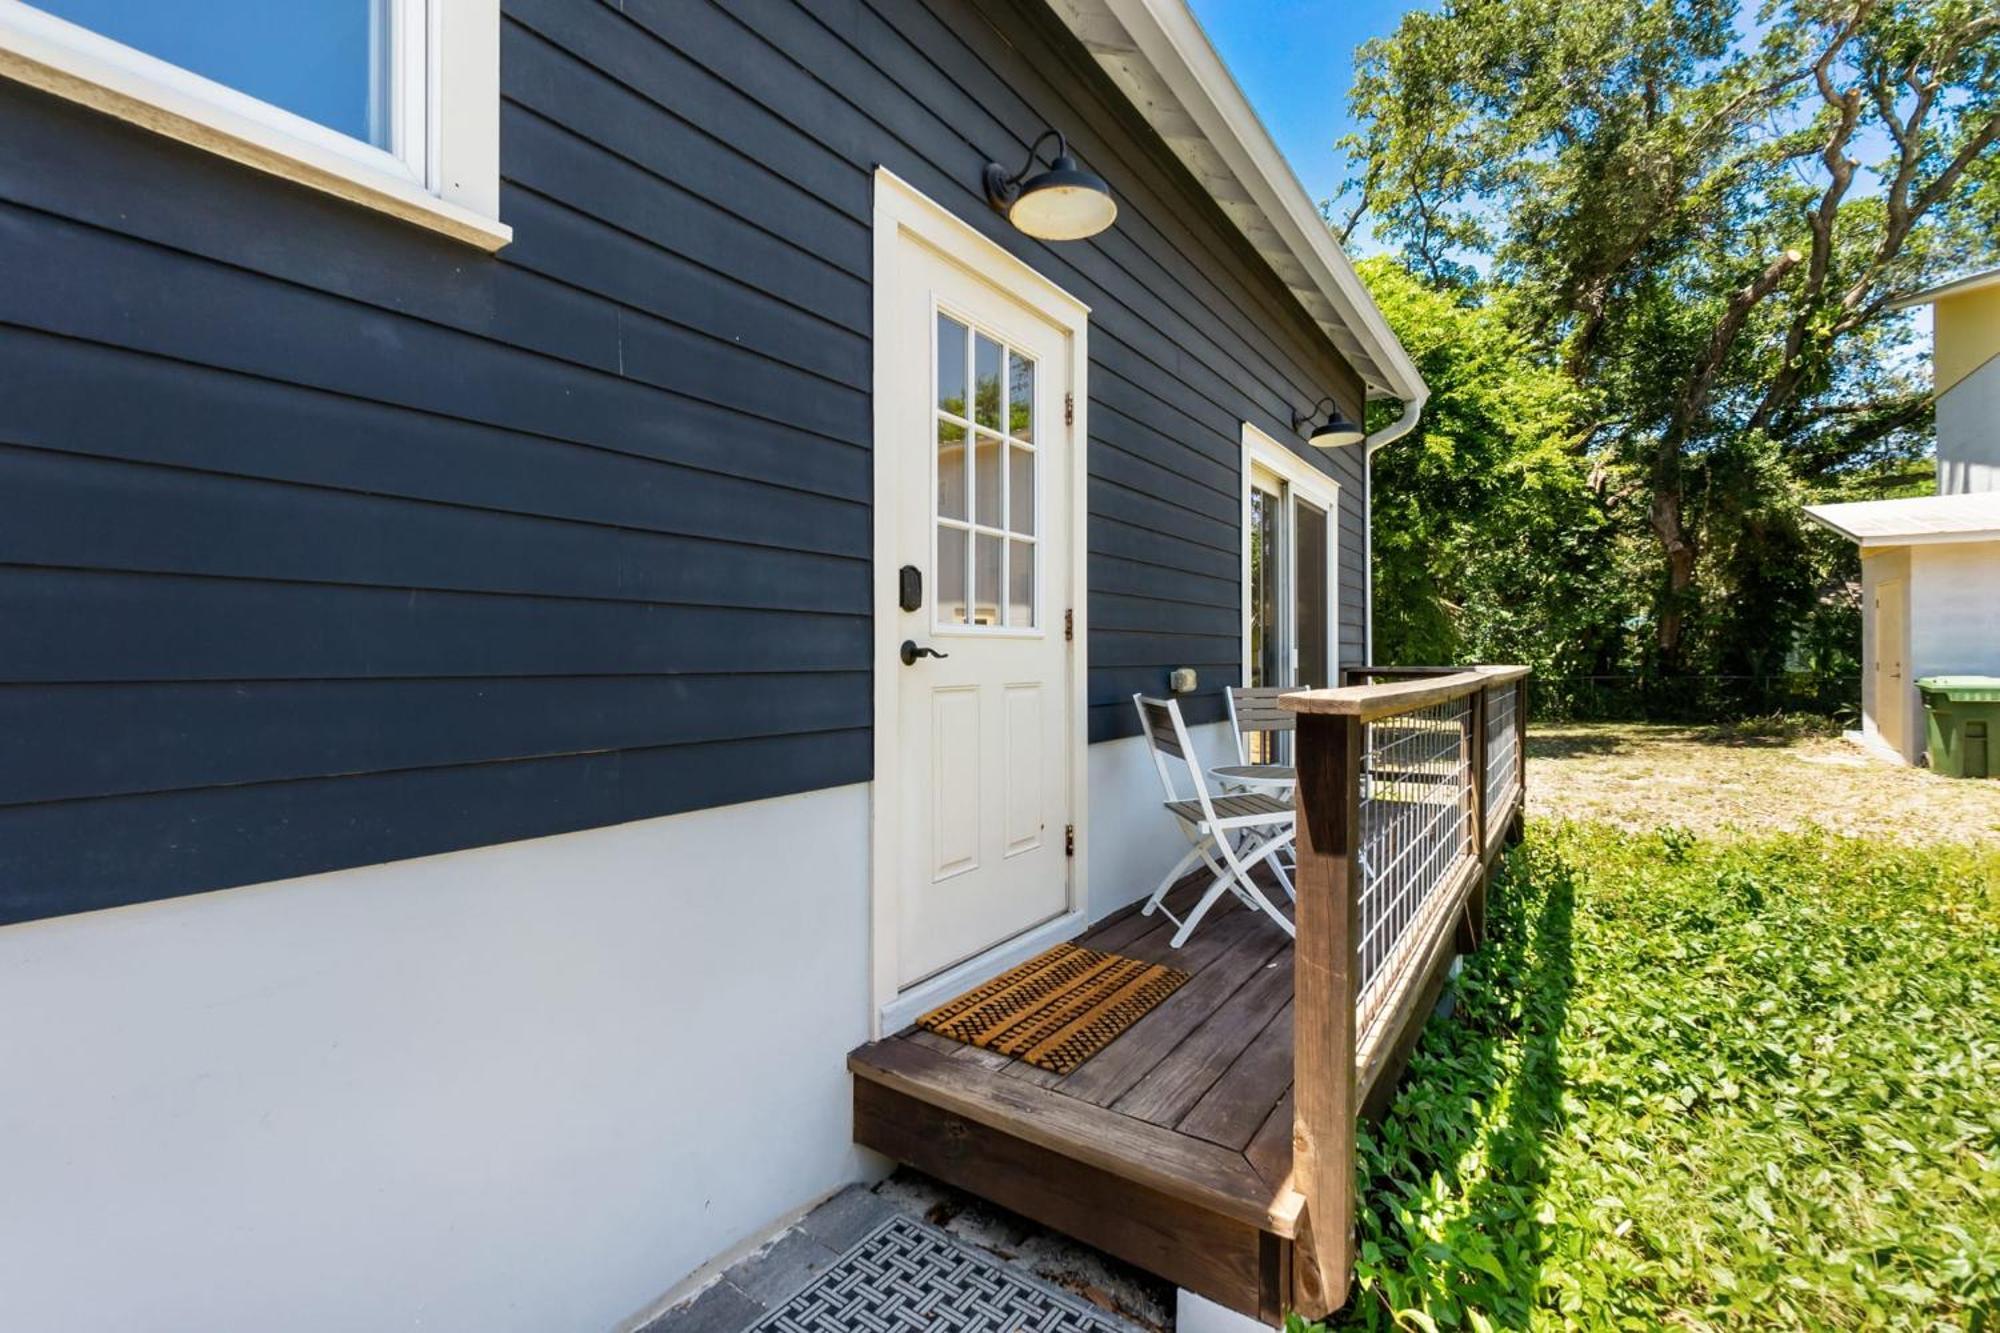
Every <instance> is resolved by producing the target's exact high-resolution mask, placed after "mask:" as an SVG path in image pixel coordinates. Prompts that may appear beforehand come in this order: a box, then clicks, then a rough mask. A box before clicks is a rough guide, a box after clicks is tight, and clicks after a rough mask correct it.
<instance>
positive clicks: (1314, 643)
mask: <svg viewBox="0 0 2000 1333" xmlns="http://www.w3.org/2000/svg"><path fill="white" fill-rule="evenodd" d="M1292 522H1293V533H1292V542H1293V546H1292V563H1293V569H1294V574H1293V581H1294V583H1295V584H1296V588H1297V593H1298V596H1297V599H1296V601H1295V603H1294V608H1295V609H1294V617H1295V618H1294V619H1293V621H1292V624H1293V627H1294V628H1293V634H1294V636H1295V638H1296V640H1297V643H1298V653H1299V656H1298V663H1299V670H1298V677H1297V679H1296V681H1294V682H1293V683H1295V684H1298V685H1303V686H1306V687H1308V688H1311V689H1323V688H1325V687H1326V686H1328V685H1331V684H1332V683H1333V682H1332V680H1331V679H1330V677H1329V674H1328V673H1329V670H1330V664H1329V663H1328V661H1327V659H1326V641H1327V632H1326V631H1327V624H1326V617H1327V605H1326V601H1327V597H1326V592H1327V587H1326V582H1327V580H1326V570H1327V549H1326V542H1327V521H1326V511H1325V510H1324V509H1321V508H1320V507H1319V506H1318V505H1315V504H1308V503H1307V502H1306V501H1304V500H1299V501H1297V502H1296V503H1295V504H1294V505H1293V508H1292Z"/></svg>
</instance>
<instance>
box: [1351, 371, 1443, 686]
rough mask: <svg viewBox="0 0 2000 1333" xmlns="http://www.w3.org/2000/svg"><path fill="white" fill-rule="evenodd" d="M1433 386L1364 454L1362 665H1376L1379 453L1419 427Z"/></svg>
mask: <svg viewBox="0 0 2000 1333" xmlns="http://www.w3.org/2000/svg"><path fill="white" fill-rule="evenodd" d="M1430 396H1431V390H1430V386H1429V385H1427V384H1425V383H1424V382H1423V380H1422V379H1419V380H1418V381H1417V392H1416V396H1415V397H1413V398H1411V399H1409V400H1408V401H1407V402H1405V403H1404V404H1403V415H1401V416H1399V417H1397V418H1396V419H1395V420H1394V421H1392V422H1390V423H1389V424H1388V425H1386V426H1384V427H1383V428H1382V429H1381V430H1378V431H1376V432H1375V433H1374V434H1373V435H1370V436H1369V437H1368V438H1367V439H1366V440H1365V441H1363V443H1364V444H1365V445H1366V446H1367V448H1366V449H1365V450H1364V451H1363V452H1362V455H1361V513H1362V517H1363V518H1364V519H1366V521H1367V524H1366V526H1365V527H1363V528H1362V530H1361V567H1362V570H1363V578H1362V581H1361V634H1362V638H1361V657H1362V665H1364V666H1373V665H1374V664H1375V451H1376V450H1377V449H1380V448H1382V447H1383V446H1384V445H1389V444H1394V443H1395V442H1396V441H1398V440H1400V439H1402V438H1403V437H1404V436H1405V435H1408V434H1409V433H1410V432H1411V431H1413V430H1415V429H1416V428H1417V422H1418V421H1419V420H1420V419H1421V418H1422V417H1423V415H1424V404H1425V403H1426V402H1428V401H1429V400H1430Z"/></svg>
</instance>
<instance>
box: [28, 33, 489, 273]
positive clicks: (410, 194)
mask: <svg viewBox="0 0 2000 1333" xmlns="http://www.w3.org/2000/svg"><path fill="white" fill-rule="evenodd" d="M390 12H391V21H390V25H389V29H390V41H391V58H390V70H391V72H390V76H389V77H390V82H391V88H390V96H389V116H390V126H389V140H390V147H389V148H388V149H386V150H385V149H382V148H378V147H376V146H375V145H373V144H369V143H364V142H362V141H361V140H359V139H356V138H353V137H352V136H349V135H346V134H342V133H340V132H339V131H338V130H333V129H329V128H327V127H326V126H324V125H320V124H317V123H315V122H313V121H310V120H307V119H306V118H305V117H303V116H300V115H296V114H294V113H293V112H290V111H286V110H285V109H283V108H282V107H278V106H273V105H272V104H271V103H269V102H265V101H262V100H260V99H258V98H255V97H252V96H250V95H249V94H247V93H243V92H239V91H238V90H236V89H234V88H231V87H228V86H227V85H225V84H221V83H217V82H216V81H215V80H213V79H209V78H204V77H203V76H201V75H199V74H196V73H194V72H192V71H190V70H186V69H183V68H181V67H180V66H178V65H174V64H171V63H169V62H167V61H165V60H162V59H160V58H159V57H157V56H153V55H148V54H147V53H146V52H144V51H141V50H138V49H137V48H135V47H131V46H127V45H125V44H124V43H123V42H119V41H114V40H113V39H111V38H109V37H106V36H103V35H102V34H100V33H96V32H92V31H91V30H90V29H88V28H85V27H82V26H80V25H78V24H75V23H71V22H69V21H68V20H66V19H61V18H57V17H56V16H55V15H53V14H50V13H47V12H46V11H44V10H41V9H37V8H35V7H34V6H33V5H30V4H27V3H24V0H0V77H5V78H10V79H14V80H17V81H18V82H21V83H26V84H29V85H31V86H33V87H36V88H40V89H41V90H43V91H44V92H48V93H53V94H54V95H56V96H58V97H63V98H67V99H69V100H70V101H73V102H79V103H82V104H83V105H85V106H88V107H91V108H93V109H94V110H97V111H101V112H103V113H105V114H106V115H110V116H115V117H117V118H118V119H120V120H125V121H129V122H131V123H132V124H135V125H140V126H143V127H145V128H146V129H149V130H153V131H155V132H156V133H160V134H164V135H166V136H168V137H169V138H172V139H177V140H180V141H181V142H183V143H187V144H192V145H194V146H196V147H199V148H203V149H206V150H208V151H210V152H214V153H218V154H220V155H221V156H223V157H227V158H230V159H232V160H234V161H237V162H242V163H244V164H245V165H248V166H252V167H255V168H257V169H258V170H260V171H266V172H269V173H271V174H272V175H274V176H280V177H283V178H284V179H287V180H291V181H296V182H298V183H300V184H303V185H308V186H311V187H312V188H314V189H318V190H323V191H325V192H327V193H328V194H333V195H337V196H339V197H340V198H342V199H346V200H349V201H351V202H353V203H356V204H361V205H363V206H365V207H369V208H373V209H376V210H378V211H380V212H384V213H388V214H390V215H392V216H394V217H398V218H401V219H403V220H405V221H407V222H412V223H415V224H417V225H418V226H423V227H428V228H430V229H432V230H434V231H439V232H443V233H444V234H446V235H448V236H451V237H453V238H455V239H457V240H460V241H464V242H466V243H468V244H471V245H475V246H478V247H479V248H480V249H482V250H488V251H491V250H497V249H499V248H500V247H501V246H503V245H505V244H506V243H507V242H508V241H509V240H511V239H512V238H513V230H512V229H511V228H509V227H508V226H507V225H506V224H505V223H503V222H501V221H500V220H499V214H500V0H391V10H390Z"/></svg>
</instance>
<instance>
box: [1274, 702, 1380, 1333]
mask: <svg viewBox="0 0 2000 1333" xmlns="http://www.w3.org/2000/svg"><path fill="white" fill-rule="evenodd" d="M1362 736H1363V723H1362V721H1361V719H1360V718H1359V717H1356V716H1352V715H1349V716H1344V717H1342V716H1326V715H1320V714H1314V713H1302V714H1300V716H1299V720H1298V739H1297V752H1296V755H1295V758H1296V759H1297V763H1298V785H1297V787H1296V788H1295V792H1296V795H1295V797H1294V799H1295V801H1296V802H1297V810H1298V846H1297V854H1298V868H1297V872H1296V885H1297V888H1298V912H1297V916H1298V919H1297V927H1298V941H1297V947H1296V961H1295V964H1294V968H1295V970H1294V973H1293V981H1292V986H1293V991H1292V1032H1293V1037H1292V1041H1293V1061H1294V1064H1293V1107H1294V1110H1293V1116H1292V1175H1293V1180H1294V1182H1295V1184H1296V1185H1297V1187H1298V1189H1299V1192H1300V1193H1301V1194H1302V1195H1304V1197H1305V1210H1304V1213H1303V1214H1302V1216H1301V1218H1300V1224H1299V1231H1298V1235H1297V1238H1296V1250H1295V1254H1294V1262H1293V1265H1292V1276H1293V1283H1292V1285H1293V1293H1292V1294H1293V1306H1294V1308H1295V1309H1296V1310H1297V1311H1298V1312H1299V1313H1300V1314H1301V1315H1304V1316H1306V1317H1307V1318H1309V1319H1317V1318H1320V1317H1322V1316H1324V1315H1326V1314H1329V1313H1331V1312H1332V1311H1334V1310H1337V1309H1339V1308H1340V1306H1341V1305H1342V1304H1343V1303H1344V1302H1345V1301H1346V1300H1347V1288H1348V1284H1349V1282H1350V1280H1351V1278H1352V1275H1353V1271H1354V1130H1355V1118H1356V1114H1357V1112H1358V1110H1359V1107H1358V1106H1357V1105H1356V1095H1355V1070H1354V1063H1355V1030H1354V1029H1355V1003H1356V999H1357V992H1358V989H1359V984H1360V962H1359V958H1358V956H1357V948H1358V946H1359V944H1360V940H1361V866H1360V860H1359V858H1358V856H1357V855H1356V853H1357V852H1358V850H1359V848H1360V842H1361V771H1362Z"/></svg>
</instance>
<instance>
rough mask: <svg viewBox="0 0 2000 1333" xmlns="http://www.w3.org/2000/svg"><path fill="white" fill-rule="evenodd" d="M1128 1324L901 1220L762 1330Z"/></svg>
mask: <svg viewBox="0 0 2000 1333" xmlns="http://www.w3.org/2000/svg"><path fill="white" fill-rule="evenodd" d="M1126 1327H1127V1326H1126V1325H1124V1324H1121V1323H1120V1322H1118V1321H1117V1320H1114V1319H1111V1318H1109V1317H1108V1316H1106V1315H1105V1314H1103V1313H1102V1312H1101V1311H1099V1310H1097V1309H1095V1308H1093V1307H1092V1306H1089V1305H1086V1304H1085V1303H1084V1302H1082V1301H1079V1300H1076V1299H1074V1298H1072V1297H1070V1296H1067V1295H1065V1294H1063V1293H1061V1292H1058V1291H1055V1290H1052V1289H1050V1288H1048V1287H1045V1286H1043V1285H1041V1284H1040V1283H1038V1282H1035V1281H1032V1280H1031V1279H1029V1278H1027V1277H1025V1276H1023V1275H1022V1274H1020V1273H1018V1272H1015V1271H1013V1270H1011V1269H1008V1268H1005V1267H1003V1266H1001V1265H1000V1264H997V1263H995V1262H994V1261H993V1260H991V1259H988V1258H986V1257H985V1256H983V1255H980V1254H978V1253H976V1252H974V1251H972V1250H969V1249H966V1248H965V1247H964V1246H962V1245H960V1244H958V1242H956V1241H954V1240H953V1239H952V1238H951V1237H949V1236H947V1235H946V1234H945V1233H944V1232H942V1231H940V1230H938V1229H937V1228H936V1227H933V1226H928V1225H925V1224H924V1223H921V1222H916V1221H913V1220H911V1219H910V1218H907V1217H895V1218H891V1219H890V1220H889V1221H887V1222H884V1223H883V1224H882V1225H880V1226H879V1227H877V1228H876V1229H875V1230H874V1231H872V1232H870V1233H869V1234H868V1235H867V1236H866V1237H865V1238H863V1239H862V1240H861V1242H860V1243H859V1244H857V1245H855V1246H854V1248H852V1249H850V1250H848V1251H847V1252H846V1253H845V1254H843V1255H842V1256H841V1257H840V1259H839V1260H838V1261H837V1262H835V1263H834V1264H833V1265H832V1266H831V1267H829V1268H827V1269H826V1270H825V1271H823V1272H821V1273H820V1274H819V1276H817V1277H815V1278H814V1279H813V1280H812V1281H811V1282H810V1283H808V1284H807V1285H806V1287H805V1289H804V1290H802V1291H800V1292H799V1293H798V1294H797V1295H795V1296H793V1297H791V1298H790V1299H789V1300H787V1301H785V1302H784V1304H782V1305H780V1306H778V1307H777V1308H776V1309H773V1310H772V1311H771V1312H770V1314H768V1315H766V1316H765V1317H764V1318H763V1319H761V1320H759V1321H758V1322H757V1324H756V1325H755V1329H756V1333H918V1331H919V1330H922V1331H923V1333H1123V1331H1124V1330H1125V1329H1126Z"/></svg>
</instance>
